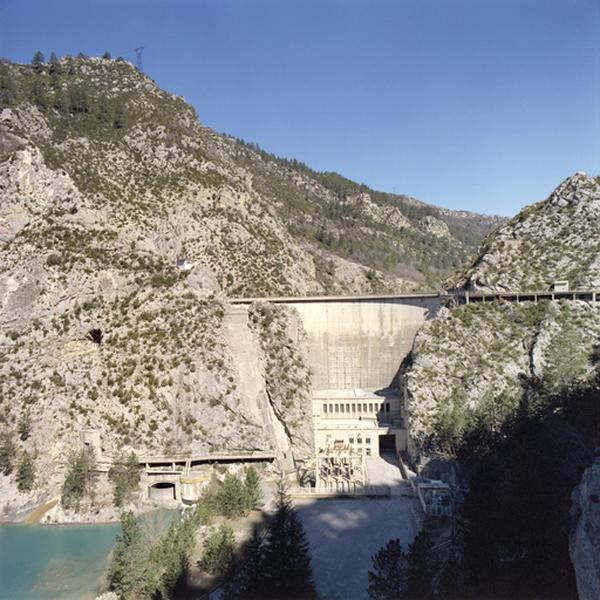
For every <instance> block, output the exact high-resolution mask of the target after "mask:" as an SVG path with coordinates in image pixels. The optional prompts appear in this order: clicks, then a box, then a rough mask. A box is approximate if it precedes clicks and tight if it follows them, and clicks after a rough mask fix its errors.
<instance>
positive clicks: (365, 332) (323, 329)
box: [286, 297, 440, 390]
mask: <svg viewBox="0 0 600 600" xmlns="http://www.w3.org/2000/svg"><path fill="white" fill-rule="evenodd" d="M286 304H288V305H289V306H293V307H294V308H295V309H296V310H297V311H298V312H299V313H300V317H301V319H302V324H303V325H304V329H305V331H306V334H307V337H308V348H309V363H310V367H311V369H312V371H313V382H312V383H313V389H315V390H319V389H350V388H365V389H379V388H386V387H389V386H390V385H391V384H392V381H393V380H394V378H395V376H396V373H397V371H398V368H399V367H400V363H401V362H402V360H403V359H404V357H405V356H406V355H407V354H408V352H410V349H411V347H412V344H413V340H414V338H415V334H416V332H417V330H418V329H419V328H420V327H421V325H422V324H423V322H424V321H425V319H426V318H427V317H428V316H430V315H432V314H435V313H436V312H437V311H438V310H439V307H440V299H439V298H431V297H421V298H394V299H377V300H372V301H361V302H343V301H340V302H332V301H326V302H302V301H297V302H293V301H290V302H286Z"/></svg>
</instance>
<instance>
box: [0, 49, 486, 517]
mask: <svg viewBox="0 0 600 600" xmlns="http://www.w3.org/2000/svg"><path fill="white" fill-rule="evenodd" d="M497 222H498V219H495V218H486V217H482V216H479V215H473V214H463V213H452V212H449V211H440V210H438V209H436V208H435V207H432V206H429V205H425V204H423V203H420V202H418V201H416V200H414V199H412V198H408V197H405V196H396V195H391V194H380V193H377V192H373V191H372V190H369V189H368V188H366V187H365V186H361V185H358V184H355V183H353V182H351V181H349V180H346V179H344V178H342V177H340V176H338V175H335V174H331V173H316V172H314V171H312V170H310V169H309V168H308V167H306V166H305V165H303V164H301V163H298V162H297V161H288V160H284V159H280V158H278V157H275V156H272V155H269V154H267V153H265V152H264V151H262V150H260V149H259V148H257V147H255V146H253V145H251V144H246V143H244V142H241V141H239V140H235V139H234V138H231V137H228V136H224V135H220V134H217V133H215V132H214V131H211V130H210V129H208V128H207V127H204V126H203V125H202V124H201V123H199V122H198V119H197V116H196V113H195V111H194V109H193V108H192V107H191V106H189V105H188V104H186V103H185V101H184V100H183V99H182V98H178V97H175V96H173V95H172V94H169V93H167V92H165V91H163V90H161V89H160V88H158V86H157V85H156V84H155V83H154V82H153V81H152V80H151V79H149V78H148V77H146V76H145V75H143V74H142V73H140V72H139V71H137V70H136V69H134V68H133V67H132V66H131V65H130V64H128V63H125V62H120V61H111V60H103V59H84V58H65V59H62V60H60V61H53V62H52V63H51V64H42V65H37V66H35V67H30V66H25V65H11V64H6V63H2V64H0V306H1V311H0V433H1V434H2V440H5V439H6V436H8V437H10V438H12V440H13V443H14V444H15V446H16V451H15V456H13V457H12V458H11V457H10V456H9V459H7V460H9V462H12V463H13V464H12V468H13V472H12V473H11V474H10V475H7V476H3V475H0V477H1V478H2V486H1V488H2V492H1V494H0V502H3V504H4V503H8V504H9V505H12V508H14V506H15V505H18V504H24V503H26V502H34V501H35V499H36V498H38V499H39V498H45V497H49V496H52V495H54V494H56V493H57V492H58V491H60V485H61V483H62V479H63V477H64V464H65V461H66V459H67V457H68V455H69V453H70V452H71V451H72V450H73V449H76V448H79V447H80V444H81V442H80V435H81V433H82V431H83V430H86V429H92V430H95V431H96V432H98V433H99V434H100V438H101V450H102V454H103V456H104V457H110V456H111V455H112V454H114V453H116V452H118V451H119V450H120V449H122V448H132V449H135V450H136V451H137V452H138V453H140V454H147V453H149V454H163V453H172V452H177V453H182V452H184V453H186V452H193V453H203V452H210V451H213V450H232V451H233V450H252V449H259V450H264V449H273V450H275V451H276V452H277V453H278V454H279V455H280V456H285V457H286V458H291V457H294V458H296V459H303V458H305V457H306V455H307V453H309V452H310V450H311V445H312V432H311V419H310V415H311V411H310V394H309V389H310V377H309V372H308V369H307V367H306V364H307V361H306V357H305V349H304V346H303V332H302V326H301V323H300V321H299V320H298V318H297V315H294V314H293V311H283V310H280V309H277V308H275V307H269V306H267V305H256V306H255V307H253V308H252V309H251V310H250V311H249V312H248V311H246V312H244V311H242V312H240V311H236V310H233V309H232V308H231V307H230V306H229V305H228V304H227V302H226V297H227V296H242V295H248V296H250V295H252V296H265V295H282V294H290V295H303V294H318V293H326V292H333V293H349V292H350V293H351V292H372V291H378V290H398V291H400V290H409V289H413V288H414V287H415V286H418V285H422V284H428V282H429V283H432V284H433V283H436V282H438V283H439V281H440V280H441V279H442V278H443V277H445V276H446V275H447V274H448V272H449V270H450V269H451V268H455V267H456V266H457V265H458V264H459V263H460V261H462V260H464V258H465V257H466V256H468V255H469V253H470V252H472V250H473V248H474V246H475V245H476V243H478V242H479V240H480V238H481V236H482V235H483V234H484V233H485V232H487V231H489V230H490V229H491V227H493V226H494V225H495V224H496V223H497ZM471 225H472V226H473V227H474V228H475V229H476V233H475V234H472V233H470V232H469V227H470V226H471ZM367 242H368V243H367ZM419 248H422V249H424V250H423V251H422V252H421V251H420V250H419ZM3 443H4V442H3ZM3 447H7V448H8V447H10V446H3ZM25 451H27V452H29V453H30V454H32V455H33V457H34V465H35V472H36V473H37V477H36V484H35V487H34V490H33V491H32V492H30V493H23V494H19V493H18V492H17V490H16V480H15V472H14V469H15V468H16V462H17V461H18V460H19V458H20V457H21V456H24V453H25ZM9 454H10V453H9Z"/></svg>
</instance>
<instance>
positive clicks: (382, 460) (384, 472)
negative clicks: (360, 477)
mask: <svg viewBox="0 0 600 600" xmlns="http://www.w3.org/2000/svg"><path fill="white" fill-rule="evenodd" d="M365 467H366V470H367V483H368V484H369V485H387V486H389V487H390V488H391V491H392V495H394V494H396V495H398V494H400V493H402V492H405V491H406V488H407V486H408V483H407V482H406V481H404V479H403V478H402V473H401V472H400V467H399V466H398V462H397V459H396V457H395V455H394V454H388V453H386V454H383V455H381V456H368V457H366V458H365Z"/></svg>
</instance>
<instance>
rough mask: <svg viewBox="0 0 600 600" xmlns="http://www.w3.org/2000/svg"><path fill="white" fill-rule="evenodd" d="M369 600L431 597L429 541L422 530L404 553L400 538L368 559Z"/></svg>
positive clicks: (423, 599)
mask: <svg viewBox="0 0 600 600" xmlns="http://www.w3.org/2000/svg"><path fill="white" fill-rule="evenodd" d="M371 561H372V563H373V564H372V568H371V570H370V571H369V573H368V577H369V587H368V589H367V592H368V594H369V598H370V600H427V599H428V598H432V597H433V587H432V577H431V573H432V568H431V565H432V561H433V553H432V549H431V541H430V539H429V535H428V533H427V531H426V530H422V531H421V532H420V533H419V534H418V535H417V537H415V539H414V541H413V542H412V544H410V546H409V547H408V552H406V553H405V552H404V551H403V549H402V545H401V544H400V540H399V539H392V540H390V541H389V542H388V543H387V544H386V545H385V546H383V547H382V548H380V549H379V550H378V551H377V552H376V553H375V554H374V555H373V557H372V558H371Z"/></svg>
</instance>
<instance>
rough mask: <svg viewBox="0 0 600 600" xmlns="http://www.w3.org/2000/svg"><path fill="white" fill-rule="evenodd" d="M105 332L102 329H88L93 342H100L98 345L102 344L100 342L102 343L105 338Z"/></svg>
mask: <svg viewBox="0 0 600 600" xmlns="http://www.w3.org/2000/svg"><path fill="white" fill-rule="evenodd" d="M103 337H104V336H103V334H102V329H90V330H89V331H88V338H89V339H90V340H92V342H94V344H98V346H100V344H102V338H103Z"/></svg>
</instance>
